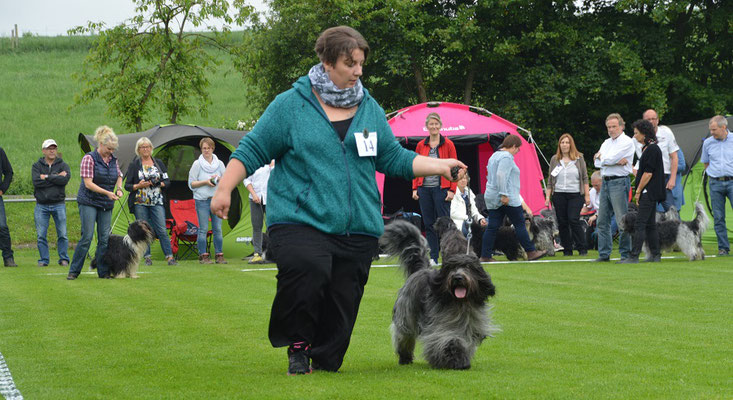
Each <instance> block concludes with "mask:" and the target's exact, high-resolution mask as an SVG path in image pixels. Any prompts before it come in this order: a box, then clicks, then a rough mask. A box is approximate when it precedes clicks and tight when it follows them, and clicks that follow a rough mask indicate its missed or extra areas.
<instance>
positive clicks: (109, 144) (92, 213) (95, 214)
mask: <svg viewBox="0 0 733 400" xmlns="http://www.w3.org/2000/svg"><path fill="white" fill-rule="evenodd" d="M94 140H95V141H96V142H97V148H96V149H95V150H93V151H90V152H89V153H87V154H85V155H84V157H82V159H81V167H80V168H79V171H80V174H81V183H80V184H79V192H78V193H77V195H76V202H77V204H78V206H79V219H80V222H81V239H79V242H78V243H77V244H76V249H74V257H73V258H72V259H71V264H70V265H69V275H67V276H66V279H68V280H70V281H71V280H74V279H76V278H78V277H79V274H80V273H81V270H82V268H84V260H85V259H86V258H87V253H88V252H89V246H90V245H91V243H92V238H93V237H94V226H95V225H96V226H97V250H96V251H95V252H94V256H95V257H96V259H97V275H98V276H99V277H100V278H109V279H111V278H113V277H112V276H111V275H110V274H109V270H108V268H107V266H106V265H104V261H102V256H103V255H104V253H105V252H106V251H107V244H108V242H109V234H110V230H111V222H112V209H113V208H114V206H115V201H116V200H117V199H119V198H121V197H122V195H123V193H122V171H120V167H119V165H118V164H117V157H115V155H114V152H115V151H116V150H117V147H118V145H119V141H118V140H117V135H115V133H114V131H113V130H112V128H110V127H108V126H106V125H103V126H100V127H99V128H97V130H96V131H95V132H94Z"/></svg>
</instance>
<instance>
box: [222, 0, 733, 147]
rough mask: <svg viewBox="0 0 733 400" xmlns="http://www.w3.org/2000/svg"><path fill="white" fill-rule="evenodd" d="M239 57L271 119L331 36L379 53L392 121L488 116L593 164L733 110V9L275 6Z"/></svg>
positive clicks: (693, 5) (482, 0)
mask: <svg viewBox="0 0 733 400" xmlns="http://www.w3.org/2000/svg"><path fill="white" fill-rule="evenodd" d="M268 4H269V5H270V8H271V12H270V14H269V15H267V16H264V18H260V17H263V16H256V17H257V18H255V19H253V21H254V22H253V24H252V30H251V35H249V36H248V39H247V43H245V45H244V46H242V47H241V48H239V49H238V50H237V54H236V60H237V65H238V68H239V69H240V70H241V71H242V73H243V76H244V79H245V81H246V83H247V86H248V87H249V88H250V89H251V92H250V93H249V96H250V98H251V99H252V100H254V101H255V102H256V103H257V106H259V109H260V110H263V109H264V107H265V106H266V105H267V104H268V103H269V102H270V101H272V99H273V98H274V96H275V95H277V94H278V93H280V92H282V91H283V90H286V89H288V88H289V87H290V85H291V83H292V82H293V81H294V80H295V79H297V77H299V76H301V75H304V74H305V73H306V72H307V71H308V69H309V68H310V67H311V66H312V65H313V64H315V63H317V62H318V59H317V57H316V55H315V52H314V51H313V45H314V43H315V40H316V38H317V36H318V34H319V33H320V32H322V31H323V30H324V29H326V28H328V27H330V26H334V25H341V24H345V25H350V26H352V27H354V28H355V29H357V30H359V31H360V32H361V33H362V34H363V35H364V37H365V38H366V39H367V40H368V41H369V43H370V46H371V48H372V52H371V54H370V56H369V59H368V60H367V64H366V65H365V68H364V78H363V80H364V82H365V86H366V87H367V88H368V89H369V90H370V91H371V92H372V94H373V95H374V96H375V97H376V98H377V99H378V101H379V102H380V103H381V104H382V106H383V107H384V108H385V109H386V110H395V109H399V108H402V107H405V106H408V105H410V104H414V103H418V102H424V101H433V100H435V101H455V102H463V103H470V104H473V105H478V106H481V107H484V108H487V109H489V110H492V111H494V112H496V113H497V114H500V115H502V116H504V117H506V118H508V119H510V120H512V121H514V122H516V123H518V124H519V125H522V126H524V127H526V128H528V129H530V130H532V131H533V132H535V139H537V140H538V142H539V143H540V145H541V146H542V147H543V149H544V150H545V151H550V152H554V149H555V146H556V143H557V142H556V141H557V138H558V137H559V135H560V134H562V133H563V132H570V133H572V134H573V135H574V136H575V137H576V141H577V142H578V143H579V145H580V148H581V151H583V152H585V153H586V154H588V153H590V154H592V153H593V152H595V151H596V150H597V148H598V146H599V144H600V142H601V141H603V140H604V139H605V138H606V132H605V127H604V123H603V121H604V120H605V116H606V115H607V114H609V113H611V112H619V113H621V114H622V115H623V116H624V117H625V118H626V119H627V120H628V122H629V123H630V122H632V121H633V120H635V119H637V118H640V117H641V114H642V112H643V111H644V110H645V109H647V108H650V107H653V108H656V109H657V110H658V111H659V112H660V114H661V115H663V117H664V118H663V121H664V122H665V123H675V122H684V121H689V120H694V119H700V118H706V117H709V116H712V115H713V114H716V113H725V112H730V111H731V108H732V107H733V90H731V89H732V88H733V85H731V79H732V78H731V77H732V76H733V66H732V65H731V64H732V59H731V57H730V53H731V50H732V49H733V35H732V34H731V33H733V20H731V18H730V15H733V2H730V1H725V0H693V1H680V0H618V1H616V0H584V1H576V0H556V1H544V0H541V1H531V0H363V1H359V2H352V1H347V0H327V1H319V0H272V1H270V2H269V3H268Z"/></svg>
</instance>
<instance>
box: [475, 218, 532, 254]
mask: <svg viewBox="0 0 733 400" xmlns="http://www.w3.org/2000/svg"><path fill="white" fill-rule="evenodd" d="M505 215H506V216H507V217H509V221H511V222H512V225H514V232H515V233H516V235H517V239H519V243H520V244H521V245H522V247H524V250H525V251H528V252H529V251H535V250H537V249H536V248H535V247H534V243H532V240H530V239H529V233H527V228H526V227H525V226H524V210H522V207H521V206H517V207H512V206H501V207H499V208H497V209H496V210H489V226H488V228H486V231H485V232H484V237H483V238H481V257H485V258H491V257H492V256H493V255H494V242H495V241H496V232H497V231H498V230H499V227H501V224H503V223H504V216H505Z"/></svg>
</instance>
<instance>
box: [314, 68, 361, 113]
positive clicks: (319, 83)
mask: <svg viewBox="0 0 733 400" xmlns="http://www.w3.org/2000/svg"><path fill="white" fill-rule="evenodd" d="M308 78H310V80H311V85H312V86H313V88H315V89H316V92H318V95H319V96H321V100H323V102H324V103H326V104H328V105H329V106H332V107H338V108H351V107H354V106H357V105H359V103H361V99H363V98H364V86H362V85H361V79H359V80H357V81H356V85H354V87H353V88H346V89H339V87H338V86H336V84H335V83H333V82H332V81H331V78H329V77H328V73H327V72H326V69H325V68H323V63H319V64H316V65H314V66H313V68H311V70H310V71H309V72H308Z"/></svg>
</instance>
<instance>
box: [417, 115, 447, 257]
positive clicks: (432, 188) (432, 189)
mask: <svg viewBox="0 0 733 400" xmlns="http://www.w3.org/2000/svg"><path fill="white" fill-rule="evenodd" d="M425 127H426V128H427V129H428V133H429V134H430V135H429V136H428V137H427V138H425V140H421V141H420V142H419V143H418V144H417V148H416V149H415V152H416V153H417V154H419V155H421V156H426V157H430V158H457V157H456V146H455V145H454V144H453V142H452V141H451V140H450V139H448V138H447V137H445V136H443V135H441V134H440V128H442V127H443V122H442V121H441V120H440V115H439V114H438V113H436V112H431V113H430V114H428V116H427V118H426V119H425ZM455 193H456V183H455V182H451V181H449V180H448V179H446V178H444V177H441V176H438V175H434V176H426V177H418V178H415V179H413V180H412V198H413V199H415V200H417V201H418V202H419V203H420V213H421V214H422V218H423V223H424V225H425V238H426V239H427V240H428V245H429V246H430V260H431V263H433V264H437V263H438V255H439V252H440V240H439V239H438V235H437V234H436V233H435V230H434V229H433V224H434V223H435V221H436V220H437V219H438V218H439V217H442V216H446V215H450V204H451V202H452V201H453V196H454V195H455Z"/></svg>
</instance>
